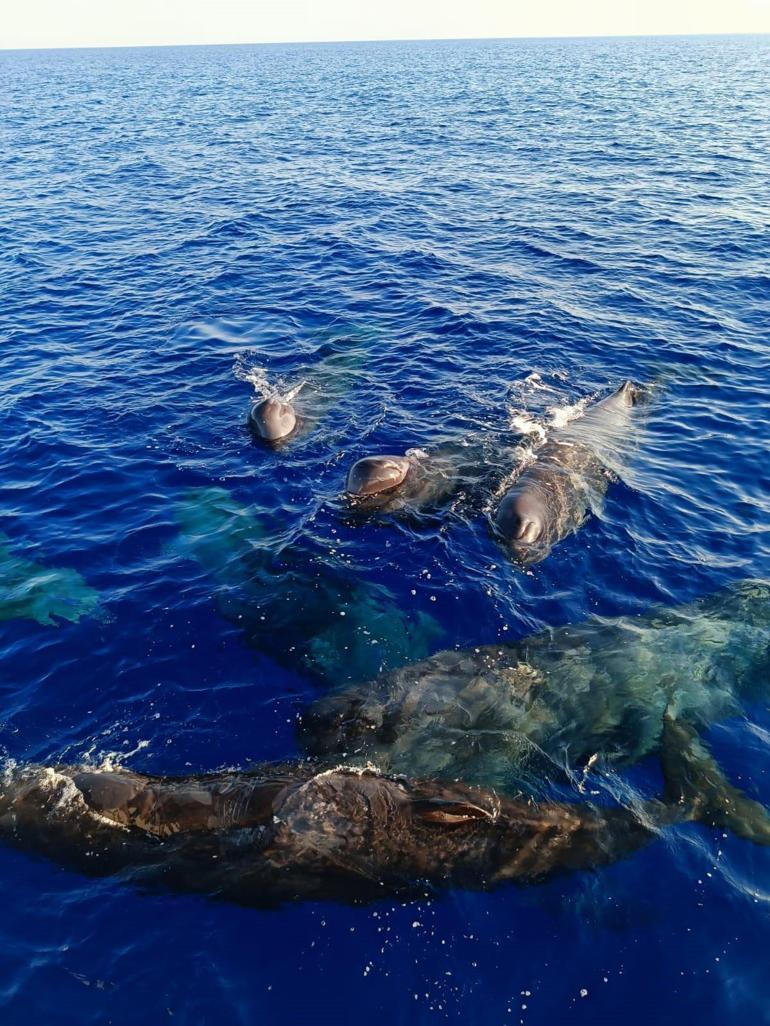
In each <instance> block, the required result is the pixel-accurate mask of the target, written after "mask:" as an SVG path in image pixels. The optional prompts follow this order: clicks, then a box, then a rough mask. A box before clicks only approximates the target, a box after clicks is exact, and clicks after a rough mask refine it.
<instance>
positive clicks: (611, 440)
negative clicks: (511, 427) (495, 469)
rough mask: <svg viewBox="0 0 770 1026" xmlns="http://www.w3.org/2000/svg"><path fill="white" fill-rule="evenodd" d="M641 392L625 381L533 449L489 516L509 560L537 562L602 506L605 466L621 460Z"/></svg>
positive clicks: (606, 476)
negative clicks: (529, 457)
mask: <svg viewBox="0 0 770 1026" xmlns="http://www.w3.org/2000/svg"><path fill="white" fill-rule="evenodd" d="M641 394H642V393H641V390H640V389H639V388H638V387H637V386H635V385H633V384H632V383H631V382H630V381H626V382H625V383H624V384H623V385H621V387H620V388H619V389H618V390H617V391H616V392H614V393H613V394H612V395H610V396H607V397H606V398H605V399H602V400H601V402H598V403H594V405H593V406H590V407H589V408H588V409H587V411H586V413H585V414H584V415H583V416H582V417H580V418H579V419H578V420H575V421H573V422H572V423H570V424H568V425H567V426H566V427H564V428H561V429H560V430H558V431H557V432H555V434H554V436H553V438H551V439H550V440H549V441H547V442H546V443H545V444H544V445H543V446H541V448H539V449H538V450H537V451H536V454H535V457H536V458H535V461H534V462H533V463H531V464H529V465H528V466H526V467H525V468H524V469H523V470H522V471H521V473H520V474H519V475H518V476H517V477H516V479H515V481H514V482H513V484H512V485H511V487H510V488H509V489H508V490H507V491H506V493H505V494H504V495H503V497H502V499H501V500H500V504H499V506H498V507H497V511H496V512H495V515H494V520H493V528H494V532H495V534H496V535H497V537H498V538H499V539H500V541H501V542H502V543H503V544H504V546H505V548H506V549H507V550H508V551H509V552H510V554H511V555H512V556H513V557H514V559H516V560H517V561H518V562H520V563H524V564H526V565H529V564H532V563H539V562H540V561H541V560H543V559H545V558H546V556H548V555H549V553H550V552H551V549H552V548H553V546H554V545H556V544H557V543H558V542H560V541H563V540H564V539H565V538H567V537H568V536H569V535H570V534H572V533H573V532H574V531H577V530H578V528H579V527H580V526H581V524H582V523H583V522H584V520H585V519H586V517H587V516H588V514H589V513H590V512H591V511H598V510H599V509H600V508H601V504H602V501H603V499H604V495H605V493H606V491H607V487H608V485H609V482H610V479H611V476H612V474H611V470H610V467H611V466H612V465H617V464H618V462H622V457H623V455H624V453H623V450H624V449H625V448H626V447H627V445H628V441H629V438H630V436H631V434H632V430H633V422H632V412H633V410H634V407H635V406H636V405H637V403H638V402H639V399H640V396H641Z"/></svg>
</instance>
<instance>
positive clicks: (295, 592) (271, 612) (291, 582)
mask: <svg viewBox="0 0 770 1026" xmlns="http://www.w3.org/2000/svg"><path fill="white" fill-rule="evenodd" d="M177 522H178V526H179V534H178V536H177V539H176V541H175V542H174V543H173V546H172V551H173V552H174V554H175V555H176V556H177V557H179V558H183V559H190V560H193V561H195V562H196V563H198V564H199V566H200V567H201V568H202V569H203V570H204V572H205V573H206V575H207V577H208V578H209V580H210V582H211V587H212V591H213V595H214V599H215V602H216V606H217V609H218V611H219V612H220V614H221V615H222V616H223V617H224V618H225V619H226V620H228V621H229V622H230V623H232V624H234V625H235V626H236V627H237V628H238V629H239V630H240V631H242V632H243V634H244V635H245V637H246V640H247V641H248V643H249V644H250V645H251V646H253V647H254V648H256V649H258V650H260V651H261V652H264V653H265V654H266V655H268V656H269V657H270V658H271V659H272V660H273V661H274V662H277V663H279V664H282V665H284V666H286V667H288V668H290V669H292V670H295V671H299V672H301V673H303V674H308V675H311V676H313V677H316V678H322V679H324V680H333V681H339V680H348V681H356V680H365V679H367V678H368V677H371V676H373V675H374V674H377V673H379V672H380V671H381V670H382V669H391V668H393V667H395V666H400V665H402V664H403V663H404V662H407V661H409V660H410V659H415V658H421V657H422V656H424V655H427V654H428V652H430V651H432V650H434V649H435V648H436V646H437V642H438V639H439V638H440V636H441V629H440V627H439V626H438V624H437V623H436V621H435V620H433V619H432V618H431V617H430V616H428V615H426V614H424V613H419V612H418V613H415V614H409V613H405V612H404V611H402V609H401V608H400V607H399V605H398V603H397V601H396V597H395V596H394V595H393V594H392V593H391V592H390V590H389V589H388V588H386V587H385V586H384V585H382V584H376V583H363V582H359V581H356V580H355V579H354V578H353V577H352V576H351V573H350V569H349V567H348V566H346V565H345V564H342V563H337V562H333V561H330V558H329V556H328V554H327V553H323V552H318V551H316V550H313V549H311V548H310V547H309V545H306V544H304V543H294V544H292V545H291V546H289V547H284V548H282V547H280V546H279V545H278V544H277V541H276V538H275V537H274V536H271V533H270V530H269V527H268V525H267V523H266V522H265V521H264V520H263V519H260V518H259V517H257V516H256V515H255V514H254V513H253V512H252V511H251V510H250V509H248V508H247V507H245V506H242V505H241V504H240V503H238V502H237V501H236V500H235V499H234V498H233V496H232V495H230V493H229V492H227V491H226V490H225V489H223V488H216V487H212V488H196V489H192V490H191V491H189V492H188V493H187V494H186V495H185V497H184V499H183V500H182V501H181V502H180V503H179V505H178V507H177Z"/></svg>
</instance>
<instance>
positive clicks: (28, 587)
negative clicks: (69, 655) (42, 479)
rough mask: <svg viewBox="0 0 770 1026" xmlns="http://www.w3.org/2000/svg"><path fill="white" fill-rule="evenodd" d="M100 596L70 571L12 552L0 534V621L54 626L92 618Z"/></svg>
mask: <svg viewBox="0 0 770 1026" xmlns="http://www.w3.org/2000/svg"><path fill="white" fill-rule="evenodd" d="M98 606H99V593H98V592H97V591H95V590H94V589H93V588H91V587H90V586H89V585H88V584H86V582H85V580H84V579H83V578H82V577H81V575H80V574H79V573H78V572H77V570H72V569H71V568H70V567H52V566H43V565H41V564H40V563H34V562H33V561H32V560H30V559H26V558H25V557H24V556H20V555H18V554H17V553H16V552H15V551H14V547H13V546H12V544H11V542H10V541H9V539H8V538H7V537H6V536H5V535H4V534H0V621H2V620H16V619H24V620H35V621H36V622H37V623H39V624H44V625H47V626H55V625H56V624H57V623H58V622H59V621H61V620H66V621H69V622H70V623H77V622H78V621H79V620H80V619H81V618H82V617H84V616H93V615H94V614H95V613H96V610H97V608H98Z"/></svg>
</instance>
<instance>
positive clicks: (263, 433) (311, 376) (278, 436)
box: [235, 338, 368, 450]
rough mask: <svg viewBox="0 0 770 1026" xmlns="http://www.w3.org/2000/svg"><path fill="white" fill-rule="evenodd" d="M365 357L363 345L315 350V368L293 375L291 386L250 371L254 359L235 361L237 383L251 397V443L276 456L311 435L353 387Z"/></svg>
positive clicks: (329, 345) (253, 369)
mask: <svg viewBox="0 0 770 1026" xmlns="http://www.w3.org/2000/svg"><path fill="white" fill-rule="evenodd" d="M367 351H368V347H367V345H366V344H365V343H364V340H363V339H359V340H358V341H354V340H352V339H344V338H340V339H338V340H336V341H335V342H327V343H325V344H324V345H321V346H320V347H319V348H318V350H317V352H316V356H315V362H313V363H308V364H305V365H303V366H302V367H301V368H300V369H299V371H298V372H297V374H296V376H295V375H294V374H293V375H292V377H293V378H294V381H293V382H290V381H286V380H285V379H283V378H280V377H279V378H278V379H277V380H272V381H271V380H268V376H267V372H266V370H265V369H264V368H262V367H259V366H253V365H252V366H249V361H250V360H251V359H253V358H254V354H253V353H252V354H251V356H250V357H246V356H241V357H239V358H238V359H237V361H236V368H235V374H236V377H238V378H239V379H240V380H241V381H246V382H248V383H249V384H251V385H252V386H253V388H254V393H255V397H254V400H253V405H252V407H251V409H250V410H249V414H248V426H249V430H250V431H251V434H252V436H253V437H254V439H255V440H257V441H258V442H259V443H260V444H262V445H266V446H267V447H268V448H271V449H276V450H280V449H283V448H284V447H285V446H286V445H288V444H290V443H294V442H296V441H298V440H300V439H301V438H303V437H304V436H305V435H307V434H308V433H309V432H311V431H312V430H314V428H316V427H317V426H318V425H319V424H320V423H321V421H323V420H324V418H325V417H326V415H327V413H328V411H329V410H330V409H331V408H332V407H334V406H335V405H336V404H338V403H340V402H341V401H342V400H343V399H344V397H345V396H346V395H347V393H348V392H349V391H350V390H351V389H352V388H353V387H354V385H355V382H356V381H357V380H358V376H359V373H360V368H361V365H362V364H363V362H364V360H365V358H366V353H367Z"/></svg>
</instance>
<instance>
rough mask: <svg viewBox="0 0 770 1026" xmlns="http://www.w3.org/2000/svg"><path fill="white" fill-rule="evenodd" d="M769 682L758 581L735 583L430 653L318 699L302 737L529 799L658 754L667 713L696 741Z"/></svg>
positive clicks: (309, 743)
mask: <svg viewBox="0 0 770 1026" xmlns="http://www.w3.org/2000/svg"><path fill="white" fill-rule="evenodd" d="M768 680H770V583H768V582H767V581H743V582H740V583H738V584H735V585H732V586H730V587H728V588H726V589H724V590H722V591H721V592H718V593H717V594H715V595H713V596H710V597H708V598H704V599H701V600H699V601H696V602H692V603H689V604H687V605H684V606H680V607H678V608H673V609H666V608H661V609H657V610H653V611H651V612H650V613H648V614H646V615H644V616H635V617H618V618H614V619H604V618H594V619H592V620H589V621H588V622H586V623H583V624H578V625H569V626H566V627H561V628H558V629H556V630H550V631H544V632H543V633H542V634H538V635H535V636H534V637H530V638H525V639H523V640H522V641H519V642H518V643H516V644H513V645H482V646H479V647H478V648H474V649H467V650H460V651H457V650H455V651H445V652H439V653H437V654H436V655H433V656H430V657H429V658H427V659H424V660H422V661H419V662H416V663H412V664H411V665H408V666H404V667H402V668H401V669H398V670H394V671H391V672H389V673H386V674H383V675H381V676H379V677H377V678H376V679H374V680H372V681H370V682H368V683H366V684H362V685H359V686H356V687H353V688H347V689H341V690H338V691H337V692H331V693H329V694H328V695H326V696H324V697H322V698H320V699H319V700H318V701H317V702H315V703H313V704H312V705H311V706H310V707H309V708H308V709H307V710H306V711H305V712H303V713H302V716H301V719H300V737H301V741H302V743H303V745H304V746H305V748H306V750H308V751H309V752H311V753H314V754H316V755H318V754H321V753H323V754H324V755H327V756H332V755H342V753H345V757H346V758H364V759H369V760H371V761H372V762H374V763H375V764H376V765H377V766H379V767H380V768H381V769H383V770H387V771H389V772H397V773H406V774H408V775H416V776H429V777H433V776H441V777H461V778H462V779H463V780H466V781H473V782H475V783H478V784H481V785H484V786H502V787H511V786H513V785H514V784H515V786H517V787H520V788H524V789H526V790H529V791H530V792H532V793H538V791H539V789H540V787H541V784H542V781H543V780H544V779H558V778H559V777H561V778H562V779H564V778H565V777H566V778H568V777H569V776H570V775H572V774H573V773H575V772H580V771H581V768H582V767H585V766H586V764H592V763H593V762H595V761H596V760H597V758H598V760H599V761H600V763H601V764H603V765H605V766H607V765H609V766H615V767H617V766H623V765H629V764H632V763H635V762H637V761H639V760H640V759H642V758H643V757H645V756H647V755H650V754H654V753H658V752H659V751H660V746H661V736H662V722H663V717H664V714H665V713H666V711H668V713H669V715H670V716H672V717H674V718H675V719H676V720H677V721H679V722H681V723H684V724H687V725H688V726H689V727H692V728H693V729H695V730H696V731H701V730H703V729H704V728H705V727H707V726H708V725H709V724H711V723H714V722H718V721H720V720H725V719H727V718H729V717H731V716H735V715H738V714H740V713H741V711H742V705H741V702H742V701H743V700H752V699H754V698H761V697H762V696H766V695H767V692H768Z"/></svg>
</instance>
